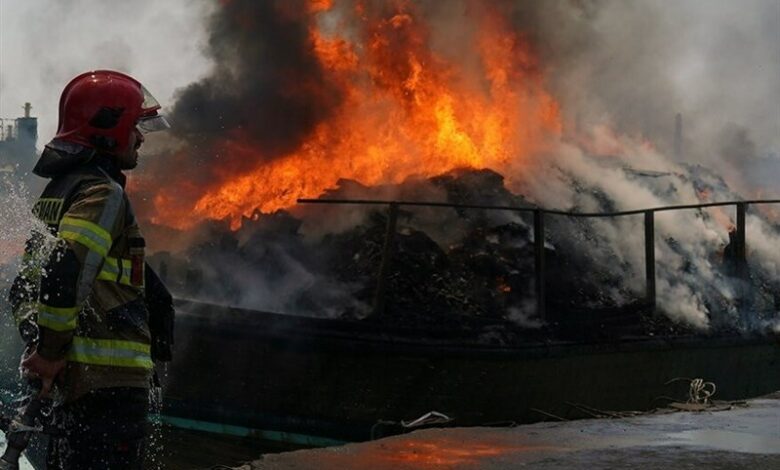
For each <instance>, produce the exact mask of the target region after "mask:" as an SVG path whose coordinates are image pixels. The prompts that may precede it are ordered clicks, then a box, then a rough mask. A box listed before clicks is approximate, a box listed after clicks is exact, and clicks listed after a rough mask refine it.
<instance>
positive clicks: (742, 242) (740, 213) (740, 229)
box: [735, 202, 747, 269]
mask: <svg viewBox="0 0 780 470" xmlns="http://www.w3.org/2000/svg"><path fill="white" fill-rule="evenodd" d="M746 210H747V204H745V203H744V202H738V203H737V235H736V242H737V243H736V245H737V246H736V247H735V248H736V253H735V254H736V256H737V266H740V269H742V267H744V265H745V263H746V262H747V255H746V253H747V245H746V238H745V212H746Z"/></svg>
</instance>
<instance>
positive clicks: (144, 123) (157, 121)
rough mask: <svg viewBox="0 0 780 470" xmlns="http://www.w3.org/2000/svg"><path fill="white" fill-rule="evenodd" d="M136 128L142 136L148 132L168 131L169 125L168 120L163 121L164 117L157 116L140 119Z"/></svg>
mask: <svg viewBox="0 0 780 470" xmlns="http://www.w3.org/2000/svg"><path fill="white" fill-rule="evenodd" d="M137 127H138V130H139V131H141V133H142V134H148V133H150V132H157V131H164V130H166V129H170V128H171V125H170V124H168V120H167V119H165V116H160V115H157V116H148V117H142V118H141V119H139V120H138V124H137Z"/></svg>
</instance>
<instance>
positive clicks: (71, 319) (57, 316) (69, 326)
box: [38, 303, 81, 331]
mask: <svg viewBox="0 0 780 470" xmlns="http://www.w3.org/2000/svg"><path fill="white" fill-rule="evenodd" d="M80 311H81V307H68V308H59V307H50V306H48V305H46V304H43V303H39V304H38V324H39V325H40V326H45V327H46V328H49V329H52V330H54V331H69V330H73V329H75V328H76V325H77V319H78V315H79V312H80Z"/></svg>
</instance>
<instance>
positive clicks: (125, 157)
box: [117, 127, 144, 170]
mask: <svg viewBox="0 0 780 470" xmlns="http://www.w3.org/2000/svg"><path fill="white" fill-rule="evenodd" d="M143 143H144V136H143V134H141V131H139V130H138V128H137V127H134V128H133V130H132V131H130V138H129V139H128V141H127V147H126V148H125V150H124V151H123V152H120V153H119V154H118V155H117V163H119V168H121V169H123V170H132V169H133V168H135V167H136V166H138V149H139V148H140V147H141V144H143Z"/></svg>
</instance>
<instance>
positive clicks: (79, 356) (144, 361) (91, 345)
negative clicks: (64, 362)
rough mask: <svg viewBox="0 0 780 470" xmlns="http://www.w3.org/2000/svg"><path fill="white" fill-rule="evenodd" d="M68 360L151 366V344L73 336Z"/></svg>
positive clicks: (124, 365)
mask: <svg viewBox="0 0 780 470" xmlns="http://www.w3.org/2000/svg"><path fill="white" fill-rule="evenodd" d="M67 357H68V360H70V361H73V362H81V363H84V364H94V365H99V366H114V367H140V368H143V369H151V368H152V367H153V363H152V357H151V346H149V345H148V344H144V343H139V342H136V341H126V340H115V339H94V338H85V337H82V336H75V337H74V338H73V344H72V345H71V348H70V351H69V352H68V356H67Z"/></svg>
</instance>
